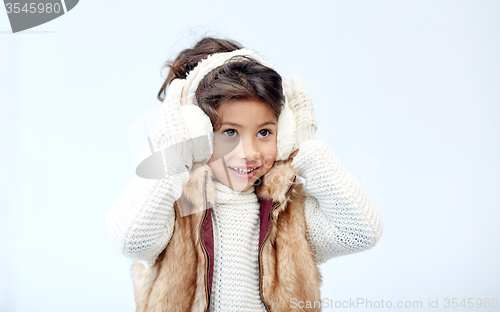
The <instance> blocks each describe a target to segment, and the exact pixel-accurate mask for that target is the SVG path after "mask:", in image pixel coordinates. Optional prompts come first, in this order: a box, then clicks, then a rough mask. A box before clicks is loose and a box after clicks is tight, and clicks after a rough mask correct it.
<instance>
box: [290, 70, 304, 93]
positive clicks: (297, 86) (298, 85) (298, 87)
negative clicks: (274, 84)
mask: <svg viewBox="0 0 500 312" xmlns="http://www.w3.org/2000/svg"><path fill="white" fill-rule="evenodd" d="M290 81H291V82H292V86H293V89H294V90H295V92H297V91H305V90H304V85H303V84H302V79H301V78H300V76H299V75H298V74H295V75H293V76H292V79H291V80H290Z"/></svg>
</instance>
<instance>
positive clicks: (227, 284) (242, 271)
mask: <svg viewBox="0 0 500 312" xmlns="http://www.w3.org/2000/svg"><path fill="white" fill-rule="evenodd" d="M215 188H216V190H217V201H216V204H215V207H214V208H213V209H212V217H213V218H212V222H213V229H214V242H215V246H214V247H215V248H214V273H213V274H214V275H213V282H212V295H211V301H210V311H266V308H265V306H264V303H263V302H262V300H261V298H260V294H259V262H258V255H259V228H260V217H259V214H260V205H259V202H258V199H257V196H256V194H255V190H254V187H252V188H250V189H249V190H247V191H244V192H238V191H234V190H232V189H231V188H230V187H228V186H226V185H224V184H222V183H220V182H216V184H215Z"/></svg>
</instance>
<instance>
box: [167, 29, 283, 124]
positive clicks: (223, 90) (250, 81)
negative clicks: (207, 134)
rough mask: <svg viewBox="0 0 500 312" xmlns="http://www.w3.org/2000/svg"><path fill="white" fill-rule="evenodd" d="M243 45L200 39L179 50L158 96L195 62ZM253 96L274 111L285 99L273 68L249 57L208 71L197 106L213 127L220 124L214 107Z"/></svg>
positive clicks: (200, 90) (170, 64)
mask: <svg viewBox="0 0 500 312" xmlns="http://www.w3.org/2000/svg"><path fill="white" fill-rule="evenodd" d="M242 48H243V47H242V46H241V45H240V44H239V43H237V42H235V41H231V40H225V39H216V38H203V39H201V40H200V41H199V42H198V43H196V45H195V46H194V47H193V48H192V49H186V50H184V51H182V52H181V53H180V54H179V56H177V58H176V59H175V60H174V61H171V62H167V63H166V67H168V68H169V69H170V70H169V73H168V75H167V78H166V79H165V82H164V83H163V85H162V87H161V89H160V92H158V99H159V100H160V101H163V99H164V98H165V92H166V88H167V86H168V85H169V84H170V83H171V82H172V80H174V79H177V78H180V79H185V78H186V76H187V73H189V72H190V71H191V70H192V69H193V68H195V67H196V65H197V64H198V63H199V62H200V61H201V60H203V59H205V58H207V57H208V56H210V55H212V54H214V53H222V52H231V51H234V50H239V49H242ZM249 98H250V99H256V100H260V101H263V102H265V103H266V104H267V105H268V106H269V108H270V109H271V110H272V111H273V112H274V113H275V115H276V118H278V117H279V115H280V113H281V106H282V104H283V102H284V96H283V88H282V85H281V76H280V75H279V74H278V73H277V72H276V71H275V70H273V69H272V68H269V67H267V66H264V65H262V64H260V63H259V62H257V61H256V60H254V59H252V58H249V57H241V56H239V57H237V59H234V60H233V59H231V60H228V61H227V62H226V63H225V64H223V65H222V66H219V67H217V68H215V69H214V70H212V71H211V72H210V73H208V74H207V75H206V76H205V77H204V78H203V79H202V80H201V82H200V84H199V86H198V89H197V90H196V100H197V101H198V105H199V106H200V108H201V109H202V110H203V111H204V112H205V114H207V115H208V117H210V121H211V122H212V125H213V127H214V130H216V129H218V127H219V124H220V123H219V115H218V114H217V108H218V107H219V106H220V105H221V104H222V103H224V102H227V101H230V100H235V99H249Z"/></svg>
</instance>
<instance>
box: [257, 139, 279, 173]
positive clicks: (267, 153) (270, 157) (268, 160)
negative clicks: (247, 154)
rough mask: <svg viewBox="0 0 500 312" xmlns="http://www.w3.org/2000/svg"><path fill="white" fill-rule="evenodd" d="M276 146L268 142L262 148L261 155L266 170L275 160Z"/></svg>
mask: <svg viewBox="0 0 500 312" xmlns="http://www.w3.org/2000/svg"><path fill="white" fill-rule="evenodd" d="M277 150H278V149H277V147H276V144H269V145H266V146H265V147H264V148H263V149H262V152H261V153H262V156H263V158H264V159H263V161H264V167H265V168H266V172H267V171H268V170H269V169H270V168H271V167H272V166H273V164H274V161H275V160H276V153H277Z"/></svg>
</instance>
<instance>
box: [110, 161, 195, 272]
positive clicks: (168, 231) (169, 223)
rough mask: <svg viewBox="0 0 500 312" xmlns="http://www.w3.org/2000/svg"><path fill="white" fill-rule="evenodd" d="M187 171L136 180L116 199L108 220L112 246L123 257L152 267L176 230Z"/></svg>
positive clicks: (137, 178) (187, 176) (136, 178)
mask: <svg viewBox="0 0 500 312" xmlns="http://www.w3.org/2000/svg"><path fill="white" fill-rule="evenodd" d="M188 180H189V173H188V172H187V171H186V172H184V173H182V174H177V175H175V176H173V177H169V178H168V179H162V180H147V179H143V178H139V177H135V178H134V179H133V180H132V181H131V182H130V183H129V184H127V186H125V188H124V189H123V191H122V192H121V193H120V195H119V196H118V197H117V198H116V199H115V200H114V202H113V204H112V206H111V210H110V211H109V213H108V215H107V217H106V227H107V229H108V236H109V239H110V240H111V243H112V244H113V245H114V246H115V248H116V249H118V251H119V252H120V253H122V254H123V255H125V256H127V257H130V258H132V259H136V260H141V261H143V263H144V265H145V266H147V267H150V266H152V265H153V264H154V262H155V260H156V258H157V257H158V255H159V254H160V253H161V252H162V251H163V249H165V247H166V246H167V244H168V242H169V241H170V238H171V237H172V232H173V230H174V221H175V213H174V209H173V205H174V202H175V201H176V200H177V199H179V198H180V197H181V194H182V185H183V184H184V183H186V182H187V181H188Z"/></svg>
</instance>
